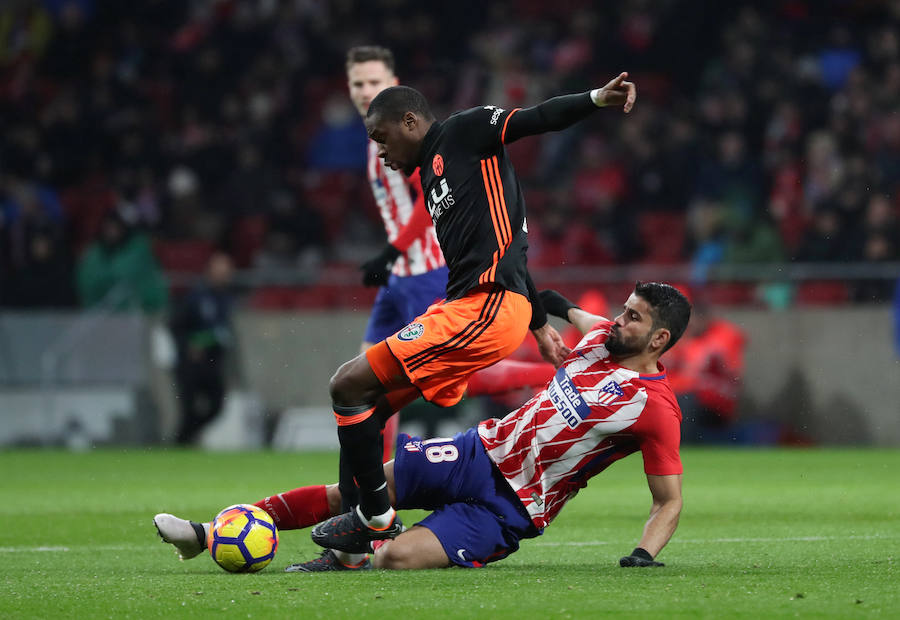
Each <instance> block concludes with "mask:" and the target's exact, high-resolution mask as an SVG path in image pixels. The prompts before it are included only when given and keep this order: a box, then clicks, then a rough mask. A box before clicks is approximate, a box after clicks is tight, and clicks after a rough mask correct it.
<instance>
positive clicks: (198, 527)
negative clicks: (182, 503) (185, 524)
mask: <svg viewBox="0 0 900 620" xmlns="http://www.w3.org/2000/svg"><path fill="white" fill-rule="evenodd" d="M189 523H190V524H191V527H192V528H194V534H196V535H197V540H199V541H200V548H201V549H206V530H204V529H203V525H202V524H201V523H197V522H196V521H189Z"/></svg>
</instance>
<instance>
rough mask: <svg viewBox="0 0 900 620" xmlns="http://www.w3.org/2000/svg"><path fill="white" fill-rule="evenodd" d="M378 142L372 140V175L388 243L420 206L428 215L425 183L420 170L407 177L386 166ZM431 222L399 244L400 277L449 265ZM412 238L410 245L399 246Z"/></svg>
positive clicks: (397, 265)
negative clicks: (380, 154) (422, 180)
mask: <svg viewBox="0 0 900 620" xmlns="http://www.w3.org/2000/svg"><path fill="white" fill-rule="evenodd" d="M377 152H378V145H377V144H376V143H375V142H374V141H372V140H369V162H368V176H369V184H370V185H371V186H372V193H373V194H374V196H375V203H376V204H377V205H378V211H379V212H380V213H381V219H382V220H384V230H385V232H386V233H387V237H388V242H389V243H393V242H394V241H395V240H397V238H398V236H400V233H401V232H402V231H403V229H404V228H405V227H406V226H407V224H409V221H410V219H411V218H412V216H413V213H415V212H416V210H417V209H420V210H421V211H422V212H424V213H426V214H427V212H428V211H427V209H426V207H425V200H424V196H423V193H422V182H421V180H420V179H419V171H418V170H416V171H415V173H413V174H412V175H411V176H409V177H407V176H406V175H404V174H403V173H402V172H400V171H399V170H391V169H390V168H388V167H387V166H385V165H384V162H383V161H382V160H380V159H379V158H378V157H377V155H376V153H377ZM425 217H427V218H428V222H427V224H426V225H425V226H423V227H422V229H421V231H420V232H418V234H416V235H415V236H414V238H412V239H411V240H403V242H402V243H400V244H397V245H398V247H397V249H399V250H400V251H401V252H402V254H401V255H400V256H399V257H398V258H397V260H396V261H394V268H393V273H394V274H395V275H398V276H417V275H419V274H423V273H426V272H428V271H431V270H433V269H437V268H438V267H443V266H444V265H445V262H444V255H443V254H442V253H441V247H440V245H438V240H437V235H436V234H435V232H434V225H433V224H431V222H430V216H427V215H426V216H425ZM406 241H410V242H409V245H408V246H407V247H405V248H404V247H399V246H402V245H405V244H406Z"/></svg>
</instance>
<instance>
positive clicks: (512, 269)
mask: <svg viewBox="0 0 900 620" xmlns="http://www.w3.org/2000/svg"><path fill="white" fill-rule="evenodd" d="M596 109H597V108H596V106H595V105H594V104H593V102H592V101H591V99H590V94H589V93H581V94H578V95H564V96H561V97H555V98H553V99H550V100H548V101H545V102H544V103H542V104H540V105H538V106H535V107H533V108H526V109H523V110H519V109H518V108H517V109H513V110H504V109H502V108H498V107H496V106H484V107H479V108H472V109H469V110H465V111H462V112H458V113H456V114H454V115H452V116H450V117H449V118H448V119H446V120H445V121H442V122H435V123H434V124H433V125H432V126H431V127H430V129H429V130H428V133H427V134H426V135H425V138H424V140H423V142H422V147H421V150H420V161H419V165H420V169H421V178H422V189H423V191H424V192H425V202H426V205H427V206H428V210H429V212H430V213H431V219H432V221H433V222H434V226H435V230H436V232H437V237H438V242H439V243H440V245H441V250H442V251H443V253H444V258H445V260H446V261H447V266H448V268H449V271H450V273H449V278H448V282H447V299H457V298H459V297H462V296H463V295H465V293H466V291H469V290H470V289H472V288H474V287H476V286H480V285H483V284H489V283H495V284H498V285H500V286H502V287H503V288H505V289H507V290H510V291H514V292H516V293H521V294H522V295H525V296H526V297H527V296H528V287H527V284H526V279H527V274H528V272H527V268H526V250H527V249H528V239H527V232H528V226H527V222H526V219H525V198H524V196H523V195H522V188H521V186H520V184H519V180H518V178H517V177H516V173H515V170H514V169H513V166H512V162H511V161H510V159H509V156H508V155H507V152H506V147H505V146H504V144H505V143H507V142H511V141H512V140H513V139H518V138H520V137H523V136H526V135H533V134H538V133H543V132H545V131H553V130H556V129H561V128H563V127H567V126H568V125H571V124H572V123H574V122H576V121H578V120H580V119H582V118H584V117H585V116H587V115H588V114H590V113H591V112H592V111H594V110H596Z"/></svg>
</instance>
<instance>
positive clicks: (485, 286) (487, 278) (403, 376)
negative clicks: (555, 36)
mask: <svg viewBox="0 0 900 620" xmlns="http://www.w3.org/2000/svg"><path fill="white" fill-rule="evenodd" d="M627 77H628V75H627V73H621V74H619V75H618V76H617V77H616V78H614V79H613V80H611V81H610V82H609V83H608V84H606V85H605V86H604V87H602V88H597V89H594V90H592V91H589V92H585V93H581V94H575V95H564V96H560V97H554V98H552V99H550V100H548V101H545V102H544V103H542V104H540V105H537V106H535V107H532V108H524V109H514V110H509V111H507V110H503V109H501V108H497V107H494V106H485V107H481V108H473V109H471V110H467V111H464V112H460V113H457V114H454V115H453V116H451V117H450V118H448V119H447V120H445V121H442V122H441V121H436V120H435V118H434V116H433V115H432V113H431V111H430V109H429V106H428V103H427V101H426V100H425V98H424V97H423V96H422V94H421V93H419V92H418V91H416V90H414V89H412V88H409V87H405V86H394V87H391V88H387V89H385V90H384V91H382V92H381V93H380V94H379V95H378V96H377V97H375V99H373V100H372V102H371V104H370V105H369V110H368V112H367V114H366V129H367V131H368V134H369V137H370V138H371V139H372V140H374V141H375V142H376V143H377V144H378V156H379V157H381V158H382V159H383V160H384V163H385V164H386V165H388V166H390V167H391V168H392V169H395V170H403V171H404V172H406V173H407V174H410V173H412V172H413V171H414V170H415V169H416V168H420V171H421V172H420V174H421V180H422V188H423V191H424V192H425V196H426V205H427V207H428V210H429V212H430V214H431V219H432V221H433V222H434V225H435V228H436V231H437V236H438V241H439V243H440V245H441V249H442V251H443V253H444V257H445V259H446V262H447V266H448V267H449V280H448V283H447V298H446V300H444V301H443V302H441V303H438V304H435V305H433V306H431V307H430V308H429V309H428V311H427V312H425V314H423V315H421V316H419V317H417V318H416V320H415V321H413V322H412V323H410V324H409V325H408V326H406V327H405V328H404V329H402V330H400V331H399V332H397V333H396V334H394V335H393V336H391V337H389V338H387V339H385V340H383V341H381V342H380V343H378V344H376V345H375V346H373V347H372V348H370V349H369V350H367V351H366V352H365V354H363V355H360V356H359V357H357V358H355V359H353V360H351V361H349V362H347V363H345V364H344V365H342V366H341V367H340V368H339V369H338V371H337V373H336V374H335V375H334V377H332V379H331V384H330V392H331V398H332V403H333V406H334V414H335V418H336V419H337V424H338V438H339V440H340V444H341V451H342V454H343V455H344V457H346V459H347V461H348V463H349V466H350V469H351V470H352V471H353V475H354V478H355V480H356V482H357V484H358V486H359V497H360V503H359V506H358V507H357V508H355V509H353V510H351V511H349V512H347V513H345V514H343V515H339V516H336V517H332V518H331V519H328V520H327V521H324V522H323V523H321V524H319V525H318V526H316V527H315V528H314V529H313V531H312V538H313V540H314V541H315V542H316V543H318V544H320V545H322V546H323V547H326V548H330V549H336V550H339V551H342V552H344V553H347V554H364V553H366V552H368V551H370V549H371V547H370V545H371V542H372V541H374V540H383V539H387V538H393V537H395V536H397V534H399V533H400V532H401V531H402V525H401V523H400V520H399V518H397V515H396V512H395V511H394V509H393V508H392V507H391V504H390V500H389V496H388V490H387V484H386V481H385V477H384V471H383V469H382V463H381V454H382V446H381V445H380V435H379V434H380V430H381V424H382V421H383V420H385V419H386V418H387V417H388V416H390V415H391V414H392V413H393V412H394V411H397V410H398V409H399V408H401V407H403V406H404V405H406V404H408V403H409V402H411V401H412V400H414V399H415V398H417V397H418V396H419V395H422V396H424V397H425V399H426V400H428V401H430V402H433V403H436V404H438V405H442V406H449V405H453V404H455V403H456V402H458V401H459V400H460V398H462V396H463V394H464V392H465V390H466V384H467V380H468V377H469V376H470V375H471V374H472V373H474V372H476V371H477V370H480V369H482V368H486V367H488V366H490V365H491V364H494V363H495V362H497V361H499V360H501V359H503V358H504V357H506V356H507V355H509V354H510V353H512V352H513V351H514V350H515V349H516V348H517V347H518V346H519V345H520V344H521V342H522V340H523V339H524V338H525V335H526V333H527V332H528V330H529V328H530V329H531V330H532V332H533V333H534V336H535V338H536V339H537V342H538V346H539V348H540V349H541V351H542V354H543V355H544V357H545V359H548V361H550V360H552V361H555V362H556V364H557V365H558V364H559V363H560V362H561V361H562V360H563V359H564V358H565V355H566V354H567V353H568V349H567V347H566V346H565V345H564V344H563V342H562V339H561V338H560V337H559V334H558V333H557V332H556V330H554V329H553V328H552V327H551V326H550V325H549V324H548V323H547V318H546V313H545V312H543V308H542V307H541V306H540V302H539V300H538V296H537V293H536V289H535V287H534V284H533V282H531V278H530V277H529V276H528V271H527V269H526V250H527V248H528V243H527V238H526V234H527V225H526V221H525V201H524V199H523V197H522V190H521V187H520V186H519V182H518V179H517V178H516V174H515V171H514V170H513V167H512V164H511V162H510V160H509V157H508V155H507V153H506V148H505V146H504V145H506V144H509V143H511V142H513V141H515V140H518V139H519V138H523V137H525V136H529V135H536V134H540V133H545V132H548V131H556V130H560V129H564V128H566V127H568V126H570V125H572V124H574V123H576V122H577V121H579V120H581V119H583V118H586V117H587V116H589V115H590V114H591V113H593V112H594V111H596V110H597V109H598V108H601V107H605V106H609V105H617V106H618V105H621V106H623V109H624V111H625V112H626V113H627V112H629V111H630V110H631V108H632V106H633V105H634V101H635V97H636V90H635V86H634V84H633V83H631V82H629V81H627Z"/></svg>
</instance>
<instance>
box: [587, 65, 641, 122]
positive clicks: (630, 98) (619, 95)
mask: <svg viewBox="0 0 900 620" xmlns="http://www.w3.org/2000/svg"><path fill="white" fill-rule="evenodd" d="M627 77H628V72H627V71H623V72H622V73H620V74H619V75H617V76H616V77H614V78H613V79H611V80H610V81H609V82H608V83H607V84H606V86H604V87H603V88H599V89H597V90H594V91H592V92H591V98H592V99H593V100H594V103H595V104H596V105H598V106H600V107H601V108H602V107H606V106H610V105H621V106H622V110H623V111H624V112H625V113H626V114H628V113H629V112H631V108H633V107H634V101H635V99H637V88H636V87H635V85H634V82H628V81H626V78H627Z"/></svg>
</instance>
